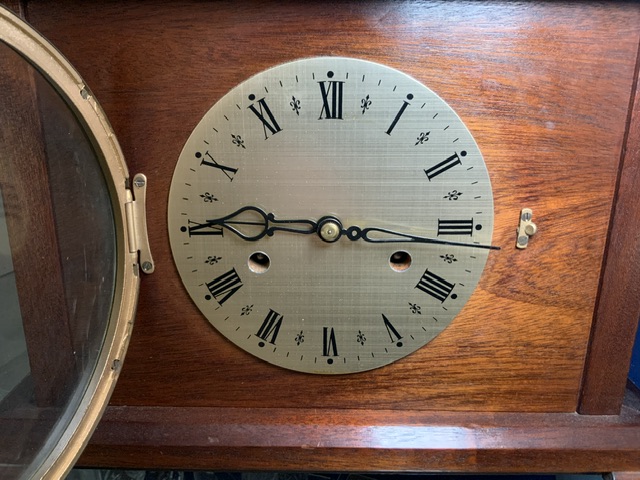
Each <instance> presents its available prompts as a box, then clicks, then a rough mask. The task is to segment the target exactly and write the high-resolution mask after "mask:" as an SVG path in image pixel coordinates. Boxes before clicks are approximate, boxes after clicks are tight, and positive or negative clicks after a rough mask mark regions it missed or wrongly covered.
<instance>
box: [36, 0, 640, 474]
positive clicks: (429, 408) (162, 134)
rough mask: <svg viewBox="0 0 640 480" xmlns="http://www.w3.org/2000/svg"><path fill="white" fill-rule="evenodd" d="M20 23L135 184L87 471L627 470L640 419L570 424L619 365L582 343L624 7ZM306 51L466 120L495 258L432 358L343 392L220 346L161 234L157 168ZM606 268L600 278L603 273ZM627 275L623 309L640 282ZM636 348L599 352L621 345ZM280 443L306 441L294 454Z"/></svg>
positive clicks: (591, 310)
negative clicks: (520, 230)
mask: <svg viewBox="0 0 640 480" xmlns="http://www.w3.org/2000/svg"><path fill="white" fill-rule="evenodd" d="M27 18H28V20H29V21H30V22H31V23H32V24H33V25H34V26H35V27H36V28H37V29H39V30H40V31H41V32H42V33H43V34H44V35H46V36H47V37H48V38H49V39H50V40H52V41H53V43H54V44H55V45H56V46H57V47H58V48H59V49H60V50H61V51H62V52H63V53H64V54H65V55H66V56H67V58H69V60H70V61H71V62H72V63H73V64H74V65H75V66H76V67H77V68H78V70H79V71H80V73H81V74H82V75H83V76H84V77H85V80H86V81H87V83H88V85H89V86H90V87H91V88H92V90H93V92H94V93H95V95H96V97H97V98H98V99H99V100H100V102H101V104H102V106H103V108H104V109H105V111H106V113H107V115H108V116H109V119H110V121H111V123H112V125H113V127H114V129H115V131H116V134H117V135H118V139H119V141H120V144H121V146H122V148H123V150H124V153H125V156H126V158H127V162H128V165H129V169H130V171H132V172H138V171H141V172H143V173H145V174H146V175H147V177H148V178H149V198H150V200H149V205H148V224H149V230H150V237H151V238H150V240H151V247H152V250H153V254H154V257H155V260H156V271H155V273H154V274H153V275H151V276H148V277H145V278H144V279H143V285H142V288H141V293H140V303H139V310H138V314H137V318H136V326H135V329H134V334H133V337H132V340H131V344H130V349H129V353H128V355H127V361H126V363H125V366H124V369H123V372H122V374H121V377H120V380H119V383H118V386H117V387H116V391H115V392H114V395H113V397H112V402H111V405H112V406H111V407H110V408H109V409H108V410H107V417H106V418H105V421H104V422H103V424H102V425H101V426H100V427H99V429H98V432H97V434H96V436H95V437H94V440H93V443H92V444H91V445H90V446H89V449H88V450H87V452H86V453H85V456H84V457H83V459H82V460H81V461H82V462H83V463H84V464H87V465H127V466H158V467H177V466H185V467H189V466H191V467H193V468H231V469H234V468H242V469H274V468H284V469H305V470H308V469H316V470H351V471H353V470H360V471H362V470H406V471H408V470H423V471H424V470H442V469H448V470H456V469H461V470H474V471H497V470H502V471H526V470H536V471H588V470H591V469H597V470H598V471H602V470H607V469H617V470H633V469H640V460H639V459H640V455H639V454H638V453H639V452H640V447H639V445H638V443H639V435H640V434H639V433H638V432H639V430H638V429H637V417H634V416H633V415H631V414H629V416H628V418H627V417H624V411H623V415H622V416H620V417H618V416H614V417H612V418H608V417H601V416H593V417H589V416H587V417H584V416H580V415H577V414H575V413H574V412H575V411H576V409H577V408H578V404H579V397H580V393H581V387H582V383H583V371H584V369H585V359H586V358H587V355H589V356H590V360H592V361H593V362H594V365H604V364H607V361H606V352H607V351H611V350H606V349H604V350H600V352H601V353H600V354H598V353H596V352H595V351H594V350H592V351H591V352H589V351H588V345H589V341H590V335H591V332H592V319H593V318H594V314H595V315H596V319H599V318H600V316H602V315H603V310H602V309H606V308H607V307H606V305H607V304H606V303H603V302H600V303H599V304H598V308H599V310H596V304H597V301H598V294H599V292H600V282H601V278H602V276H601V274H602V267H603V261H604V254H605V247H606V246H607V235H608V233H609V229H610V224H611V212H612V209H613V208H614V206H615V202H614V195H615V193H616V191H617V190H616V189H617V188H618V175H619V172H620V171H621V170H620V167H621V158H623V157H624V155H623V154H624V148H625V141H628V140H633V139H635V140H633V141H636V142H637V139H636V138H635V137H633V136H632V135H627V133H626V132H628V129H627V124H628V121H629V119H630V105H631V104H630V100H631V98H632V94H633V89H634V86H635V77H634V75H635V73H636V64H637V57H638V46H639V44H640V6H638V4H635V3H630V2H620V3H618V2H615V3H614V2H610V3H604V4H603V3H589V2H580V3H570V4H566V3H556V2H424V1H406V2H391V1H377V2H355V1H348V2H309V1H297V2H268V1H266V2H248V1H241V2H229V3H227V2H212V3H201V2H193V3H191V2H186V1H184V2H160V1H156V2H152V1H149V2H144V3H126V2H116V1H110V2H103V3H100V4H99V6H97V7H92V8H86V5H85V4H83V3H79V2H65V3H62V4H61V3H56V2H50V1H42V2H34V3H29V4H28V9H27ZM313 55H343V56H351V57H359V58H364V59H368V60H373V61H376V62H380V63H384V64H387V65H389V66H392V67H395V68H398V69H400V70H402V71H405V72H406V73H408V74H410V75H412V76H413V77H415V78H417V79H418V80H420V81H421V82H423V83H424V84H426V85H427V86H428V87H430V88H431V89H432V90H434V91H435V92H437V93H438V94H439V95H440V96H441V97H442V98H444V99H445V101H447V102H448V103H449V104H450V105H451V106H452V107H453V108H454V109H455V110H456V111H457V112H458V114H459V115H460V116H461V118H462V119H463V121H464V122H465V123H466V124H467V126H468V127H469V129H470V130H471V132H472V133H473V135H474V136H475V138H476V141H477V142H478V144H479V146H480V149H481V150H482V152H483V154H484V157H485V162H486V164H487V168H488V170H489V173H490V175H491V180H492V185H493V191H494V204H495V212H496V223H495V230H494V240H493V242H492V243H494V244H496V245H499V246H501V247H502V250H501V251H499V252H492V253H491V255H490V257H489V261H488V263H487V267H486V269H485V272H484V274H483V277H482V280H481V282H480V285H479V287H478V289H477V290H476V292H475V293H474V295H473V296H472V298H471V300H470V302H469V303H468V305H467V306H466V307H465V308H464V309H463V311H462V312H461V314H460V315H459V316H458V317H457V318H456V320H455V321H454V322H453V324H452V325H451V326H450V327H449V328H448V329H446V330H445V331H444V332H443V333H442V334H441V335H440V336H438V337H437V338H436V339H435V340H434V341H433V342H431V343H430V344H429V345H427V346H426V347H425V348H422V349H421V350H420V351H418V352H416V353H415V354H413V355H411V356H409V357H407V358H405V359H403V360H401V361H399V362H397V363H395V364H394V365H392V366H389V367H385V368H382V369H379V370H375V371H372V372H367V373H363V374H357V375H350V376H340V377H337V378H336V377H330V378H323V377H317V376H309V375H305V374H300V373H294V372H289V371H285V370H282V369H280V368H277V367H273V366H270V365H268V364H265V363H263V362H261V361H259V360H257V359H255V358H253V357H251V356H250V355H248V354H245V353H244V352H243V351H241V350H239V349H238V348H237V347H235V346H234V345H232V344H230V343H229V342H228V341H226V340H225V339H224V338H223V337H221V336H220V335H219V334H218V333H217V332H216V331H215V330H214V329H213V328H212V327H211V326H210V325H209V323H208V322H207V321H206V320H205V319H204V317H203V316H202V315H201V314H200V313H199V311H198V310H197V309H196V307H195V306H194V305H193V304H192V302H191V300H190V299H189V297H188V295H187V293H186V291H185V290H184V288H183V287H182V284H181V281H180V279H179V277H178V274H177V271H176V269H175V266H174V264H173V261H172V259H171V253H170V248H169V241H168V235H167V232H166V229H167V225H166V223H167V222H166V217H167V200H168V190H169V184H170V181H171V176H172V173H173V169H174V167H175V164H176V161H177V158H178V155H179V153H180V151H181V149H182V147H183V145H184V143H185V141H186V139H187V137H188V135H189V134H190V132H191V130H192V129H193V128H194V127H195V125H196V124H197V123H198V121H199V120H200V118H201V117H202V115H203V114H204V113H205V112H206V111H207V110H208V109H209V108H210V107H211V105H213V103H214V102H215V101H216V100H218V99H219V98H220V97H221V96H222V95H224V94H225V93H226V92H227V91H229V90H230V89H231V88H232V87H233V86H235V85H236V84H237V83H239V82H241V81H242V80H243V79H245V78H247V77H248V76H250V75H252V74H255V73H257V72H259V71H261V70H263V69H265V68H268V67H270V66H273V65H276V64H278V63H282V62H284V61H288V60H294V59H297V58H301V57H308V56H313ZM634 148H637V144H636V147H634ZM624 158H625V169H624V170H622V171H623V172H624V171H625V170H626V169H627V166H628V164H627V160H626V159H627V157H624ZM634 158H636V157H634ZM631 182H632V183H631V184H630V186H628V187H625V186H624V182H620V186H619V188H620V190H621V191H622V190H623V189H624V188H633V185H634V184H635V183H634V182H635V180H631ZM627 198H630V197H627ZM625 204H626V205H631V204H630V203H628V202H627V201H625ZM523 207H528V208H531V209H533V213H534V221H535V222H536V224H537V225H538V233H537V234H536V236H535V237H533V239H532V240H531V242H530V245H529V248H527V249H526V250H523V251H519V250H516V249H515V246H514V245H515V229H516V226H517V221H518V215H519V212H520V209H521V208H523ZM628 208H631V207H628ZM616 221H617V220H616ZM635 225H636V224H633V225H628V224H624V225H623V224H621V227H620V228H632V227H633V226H635ZM612 231H615V225H614V227H613V228H612ZM621 238H622V237H621ZM611 247H612V245H611V243H610V244H609V250H608V251H609V252H614V254H615V252H618V251H620V252H624V251H625V250H624V249H623V250H616V249H613V250H612V248H611ZM629 254H632V253H629ZM629 263H630V264H631V265H632V270H633V268H636V267H638V265H637V264H638V261H637V260H636V259H635V258H631V259H630V260H629ZM604 265H605V267H606V268H607V271H606V272H605V273H606V275H605V276H604V278H605V279H606V281H607V282H608V283H609V284H610V282H611V281H612V280H611V277H608V276H607V275H611V276H613V278H615V274H616V269H615V268H613V267H612V266H611V265H613V264H610V263H609V261H607V263H606V264H604ZM609 268H612V270H610V271H609V270H608V269H609ZM633 271H635V270H633ZM625 278H626V280H625V285H624V288H625V292H627V295H631V296H632V298H633V301H634V302H635V301H636V300H637V295H638V290H637V289H635V290H634V289H633V287H632V282H633V278H635V277H634V276H633V275H631V276H630V277H625ZM608 288H610V289H613V290H614V291H615V290H616V286H615V284H610V285H609V287H608ZM605 291H606V289H605V288H603V289H602V292H605ZM607 295H611V291H609V293H608V294H607ZM610 298H612V299H613V298H617V297H615V296H613V297H610ZM633 315H634V312H627V311H625V309H624V308H618V309H616V310H615V311H614V312H613V313H610V316H609V320H607V321H605V323H604V324H606V325H607V328H606V329H605V330H606V331H609V332H613V331H615V330H616V326H617V322H618V321H620V322H622V324H624V325H627V330H626V331H629V328H628V326H629V325H631V326H632V327H633V322H634V321H635V319H634V318H633ZM616 317H618V318H619V320H616ZM604 324H603V325H604ZM631 342H632V340H631V339H629V338H627V339H619V338H618V339H614V340H613V341H610V342H608V343H607V345H609V347H611V349H613V350H615V349H616V346H617V345H619V346H621V348H622V349H624V350H625V351H628V348H629V347H630V345H631ZM591 355H594V356H593V358H591ZM595 355H599V358H596V356H595ZM615 358H618V359H619V358H623V359H624V355H622V356H619V357H615ZM607 365H611V367H610V368H611V370H612V371H613V372H615V379H614V380H611V381H610V382H599V383H598V382H596V383H595V384H594V387H593V388H592V390H591V393H586V396H587V397H589V396H590V395H591V397H590V398H603V397H605V396H606V395H605V394H603V391H602V389H604V388H609V387H610V386H611V385H612V384H613V383H615V385H614V386H615V387H616V388H617V389H618V390H616V392H615V393H614V394H613V395H612V396H613V397H615V398H613V400H614V402H613V403H612V401H611V400H612V398H611V397H610V398H609V400H608V401H606V402H605V403H604V404H600V405H599V406H596V407H595V408H593V409H590V411H589V413H595V414H598V413H601V414H602V413H609V411H608V409H610V408H611V405H613V404H615V402H618V403H619V402H620V400H621V395H622V394H621V393H620V391H619V389H620V383H621V380H620V377H621V375H623V376H624V375H625V373H624V372H625V369H626V368H627V365H624V364H607ZM597 368H599V367H597ZM597 368H596V369H597ZM589 371H590V369H589V368H587V373H588V374H589ZM603 374H604V376H605V377H607V374H606V373H604V372H603ZM585 392H587V391H586V390H585ZM583 398H585V397H583ZM446 412H448V413H446ZM478 412H485V413H478ZM510 412H519V413H510ZM625 418H627V420H625ZM629 418H630V420H629ZM360 421H362V423H359V422H360ZM269 422H273V423H272V424H271V425H272V428H271V429H269V428H267V427H263V424H264V423H266V424H269ZM608 422H609V423H608ZM610 422H613V423H610ZM616 422H621V423H616ZM354 423H355V425H356V428H355V430H353V431H351V430H349V428H350V427H349V426H353V425H354ZM376 425H377V426H379V428H373V427H372V426H376ZM403 425H409V426H410V427H411V428H408V429H407V430H403V429H402V426H403ZM338 427H340V428H338ZM414 427H415V428H418V430H416V429H414ZM422 427H424V428H425V430H419V428H422ZM440 427H446V429H448V430H446V429H445V430H441V429H439V428H440ZM300 429H302V430H300ZM345 429H346V430H345ZM605 430H606V431H609V432H613V431H615V432H616V433H617V434H619V436H615V435H611V436H608V435H607V434H602V432H603V431H605ZM296 432H298V433H296ZM314 432H319V433H318V435H317V436H314ZM289 434H291V435H292V437H291V438H292V440H287V438H289V437H288V435H289ZM172 435H175V437H171V436H172ZM330 438H334V439H335V443H334V444H327V443H322V442H324V441H327V439H330ZM296 439H297V440H299V441H300V442H303V441H304V442H305V443H298V444H295V445H294V444H293V443H288V442H290V441H291V442H294V443H295V442H296ZM313 439H316V440H318V439H320V440H322V441H321V442H320V443H317V444H313V443H307V442H308V441H311V440H313ZM412 439H413V440H412ZM412 441H414V443H411V442H412ZM492 441H493V442H494V443H493V444H491V442H492ZM234 442H235V443H234ZM407 442H408V443H407ZM439 442H440V443H439ZM272 447H273V448H272ZM151 464H153V465H151Z"/></svg>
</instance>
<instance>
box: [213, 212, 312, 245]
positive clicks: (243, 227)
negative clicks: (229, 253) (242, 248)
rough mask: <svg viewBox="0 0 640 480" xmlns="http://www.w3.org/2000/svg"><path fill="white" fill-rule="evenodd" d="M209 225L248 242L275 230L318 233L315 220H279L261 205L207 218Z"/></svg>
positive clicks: (271, 233)
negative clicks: (211, 218) (219, 216)
mask: <svg viewBox="0 0 640 480" xmlns="http://www.w3.org/2000/svg"><path fill="white" fill-rule="evenodd" d="M206 224H207V225H209V226H212V227H214V226H219V227H222V228H226V229H227V230H229V231H230V232H233V233H235V234H236V235H237V236H238V237H240V238H241V239H243V240H246V241H248V242H255V241H257V240H260V239H261V238H263V237H265V236H269V237H270V236H272V235H273V234H274V233H275V232H277V231H280V232H290V233H300V234H304V235H306V234H310V233H316V231H317V229H318V224H317V223H316V222H314V221H313V220H307V219H296V220H278V219H276V218H275V215H274V214H273V213H267V212H265V211H264V210H262V209H261V208H259V207H254V206H251V205H249V206H246V207H242V208H240V209H239V210H236V211H235V212H233V213H231V214H229V215H227V216H224V217H221V218H215V219H213V220H207V223H206Z"/></svg>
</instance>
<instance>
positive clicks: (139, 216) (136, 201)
mask: <svg viewBox="0 0 640 480" xmlns="http://www.w3.org/2000/svg"><path fill="white" fill-rule="evenodd" d="M146 202H147V177H146V176H144V175H143V174H142V173H138V174H137V175H136V176H135V177H133V182H132V183H131V190H127V203H126V204H125V212H126V216H127V219H126V220H127V233H128V236H129V253H131V254H137V255H138V264H139V265H140V269H141V270H142V271H143V272H144V273H153V271H154V270H155V264H154V263H153V258H152V257H151V248H150V247H149V236H148V234H147V208H146Z"/></svg>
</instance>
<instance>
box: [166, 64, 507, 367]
mask: <svg viewBox="0 0 640 480" xmlns="http://www.w3.org/2000/svg"><path fill="white" fill-rule="evenodd" d="M168 220H169V221H168V225H169V236H170V241H171V249H172V252H173V257H174V260H175V263H176V266H177V268H178V271H179V273H180V276H181V278H182V281H183V283H184V286H185V288H186V290H187V291H188V293H189V295H190V296H191V298H192V299H193V301H194V302H195V304H196V305H197V307H198V308H199V309H200V310H201V311H202V313H203V315H204V316H205V317H206V318H207V319H208V320H209V322H211V324H212V325H213V326H214V327H215V328H216V329H217V330H218V331H219V332H220V333H221V334H222V335H224V336H225V337H227V338H228V339H229V340H230V341H232V342H233V343H235V344H236V345H238V346H239V347H240V348H242V349H244V350H245V351H247V352H249V353H251V354H253V355H255V356H257V357H259V358H261V359H263V360H266V361H267V362H270V363H273V364H275V365H279V366H281V367H284V368H288V369H292V370H297V371H303V372H309V373H319V374H340V373H355V372H360V371H365V370H370V369H373V368H377V367H381V366H383V365H387V364H389V363H391V362H394V361H396V360H399V359H401V358H403V357H405V356H406V355H408V354H410V353H412V352H414V351H415V350H416V349H418V348H420V347H422V346H424V345H425V344H427V343H428V342H429V341H430V340H431V339H433V338H434V337H435V336H436V335H438V334H439V333H440V332H441V331H442V330H443V329H444V328H445V327H447V326H448V325H449V324H450V323H451V321H452V320H453V319H454V318H455V316H456V315H457V314H458V312H459V311H460V310H461V308H462V307H463V306H464V305H465V303H466V302H467V301H468V300H469V297H470V296H471V294H472V293H473V290H474V288H475V287H476V285H477V283H478V281H479V279H480V276H481V274H482V270H483V268H484V265H485V262H486V259H487V256H488V254H489V251H490V249H491V248H495V247H491V234H492V231H493V199H492V191H491V184H490V181H489V176H488V173H487V170H486V167H485V164H484V160H483V158H482V155H481V153H480V151H479V149H478V147H477V145H476V143H475V141H474V139H473V137H472V136H471V134H470V132H469V131H468V129H467V128H466V127H465V125H464V124H463V122H462V121H461V120H460V118H459V117H458V116H457V115H456V114H455V112H454V111H453V110H452V109H451V108H450V107H449V106H448V105H447V104H446V103H445V102H444V101H443V100H442V99H441V98H440V97H438V96H437V95H436V94H435V93H434V92H432V91H431V90H429V89H428V88H427V87H425V86H424V85H422V84H421V83H419V82H418V81H416V80H414V79H413V78H411V77H409V76H407V75H405V74H403V73H401V72H399V71H397V70H395V69H392V68H389V67H387V66H383V65H380V64H377V63H372V62H368V61H363V60H357V59H350V58H336V57H319V58H309V59H304V60H297V61H294V62H290V63H286V64H283V65H280V66H276V67H274V68H271V69H269V70H266V71H264V72H262V73H259V74H257V75H255V76H254V77H251V78H249V79H248V80H246V81H244V82H243V83H241V84H239V85H238V86H237V87H235V88H234V89H233V90H231V91H230V92H229V93H228V94H227V95H225V96H224V97H223V98H222V99H220V100H219V101H218V102H217V103H216V104H215V105H214V106H213V107H212V108H211V109H210V110H209V111H208V112H207V113H206V114H205V115H204V117H203V118H202V120H201V121H200V123H199V124H198V125H197V126H196V128H195V129H194V131H193V133H192V134H191V136H190V137H189V139H188V141H187V143H186V145H185V147H184V149H183V151H182V153H181V155H180V158H179V160H178V163H177V166H176V169H175V173H174V176H173V180H172V184H171V190H170V194H169V219H168Z"/></svg>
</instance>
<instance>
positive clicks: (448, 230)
mask: <svg viewBox="0 0 640 480" xmlns="http://www.w3.org/2000/svg"><path fill="white" fill-rule="evenodd" d="M472 234H473V218H471V219H469V220H440V219H438V236H441V235H469V236H471V235H472Z"/></svg>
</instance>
